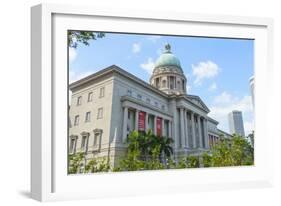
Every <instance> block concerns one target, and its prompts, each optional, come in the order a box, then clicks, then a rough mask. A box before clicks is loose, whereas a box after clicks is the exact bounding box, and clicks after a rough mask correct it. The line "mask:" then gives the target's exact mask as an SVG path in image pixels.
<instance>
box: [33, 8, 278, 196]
mask: <svg viewBox="0 0 281 206" xmlns="http://www.w3.org/2000/svg"><path fill="white" fill-rule="evenodd" d="M37 9H38V7H37ZM40 9H41V11H42V20H45V21H42V22H41V23H42V25H41V26H42V31H45V32H48V33H47V34H45V33H44V34H42V36H41V37H42V45H41V48H40V51H42V53H44V54H45V55H44V56H43V55H42V62H45V63H46V64H43V63H42V64H41V71H43V70H44V73H45V74H46V75H45V76H44V75H43V74H42V76H41V77H42V82H41V84H42V92H46V94H52V96H53V107H52V105H51V103H50V99H51V98H50V96H49V95H47V96H44V95H42V101H43V100H45V101H46V103H45V104H42V117H41V122H40V123H41V124H42V125H43V124H44V128H45V130H44V131H45V132H47V133H45V134H44V133H43V130H42V131H41V134H42V136H41V140H42V144H40V147H42V151H41V154H42V159H41V161H42V162H41V164H40V166H41V170H40V173H41V184H42V185H41V188H42V190H41V192H39V193H40V194H39V193H38V196H37V195H36V191H34V195H33V197H34V198H36V199H40V200H55V199H80V198H94V197H104V196H121V195H133V194H151V193H159V192H185V191H204V190H212V189H227V188H232V189H233V188H243V187H253V186H268V185H269V184H270V182H271V179H272V157H273V155H272V154H273V153H272V149H271V148H272V137H271V136H269V135H266V134H267V132H266V131H269V129H270V128H269V126H270V125H269V124H268V121H267V120H268V119H269V118H270V115H269V114H268V113H266V111H267V108H269V106H270V105H269V102H267V101H266V98H264V96H263V94H265V93H266V92H267V90H268V89H270V88H269V86H270V85H271V84H269V83H270V79H271V77H272V76H271V75H272V68H271V62H269V60H270V56H268V55H267V54H268V53H269V52H270V51H269V50H271V49H272V48H271V46H272V45H271V44H272V42H271V39H270V37H271V36H270V35H271V34H270V33H271V31H270V30H271V26H272V25H271V21H270V20H268V19H259V18H241V17H227V16H226V17H224V16H223V17H221V16H203V15H190V14H174V15H169V19H170V20H169V21H163V20H159V19H166V18H167V17H165V15H163V14H157V13H156V14H155V13H149V14H148V13H147V12H134V11H130V12H125V13H124V11H117V12H116V11H112V10H108V11H105V10H97V9H92V8H80V7H79V8H77V7H75V8H74V7H70V6H68V7H66V6H58V5H44V6H43V7H41V8H40ZM60 14H69V15H60ZM72 14H85V15H88V16H80V15H72ZM91 15H92V16H91ZM99 15H102V16H115V17H114V18H110V17H101V16H99ZM116 16H117V17H118V16H119V17H120V16H123V17H124V16H127V17H135V18H130V19H128V18H119V17H118V18H116ZM137 18H141V19H137ZM152 18H155V19H158V20H155V19H154V20H153V19H152ZM171 19H174V20H175V19H176V20H177V21H171ZM51 20H52V21H51ZM116 21H117V22H118V24H117V23H116ZM43 22H45V23H46V24H43ZM220 22H221V23H220ZM222 23H223V24H222ZM155 24H157V30H155V27H154V26H153V25H155ZM51 26H52V31H53V32H52V34H53V36H52V37H53V39H51ZM164 26H169V28H173V29H171V31H172V32H169V31H167V30H164V29H165V28H164ZM166 28H167V27H166ZM67 29H76V30H79V29H81V30H94V31H118V32H136V33H146V32H149V33H157V34H159V33H163V34H182V35H194V36H216V37H237V38H254V39H255V75H256V79H255V89H256V91H255V92H256V115H255V116H256V117H257V118H256V120H255V121H256V137H257V138H256V142H255V144H256V145H255V158H256V161H255V166H254V167H235V168H230V167H229V168H202V169H184V170H165V171H145V172H120V173H113V174H92V175H76V176H68V175H67V168H66V166H67V162H66V161H67V158H66V154H67V151H66V149H67V144H66V141H67V137H66V134H67V133H66V131H67V128H66V122H67V118H66V115H67V111H66V108H67V107H66V106H65V105H66V101H67V87H66V86H67V70H66V69H67V52H66V51H67V50H66V49H67V44H66V43H67V41H66V34H67V33H66V30H67ZM51 40H53V50H51V49H50V46H51V42H52V41H51ZM48 52H51V53H48ZM50 54H52V57H53V59H52V58H51V56H50ZM51 60H53V62H52V66H53V67H52V68H53V70H51ZM266 68H267V69H266ZM51 71H53V74H52V73H51ZM51 74H52V77H53V81H52V80H51V79H52V78H51ZM52 88H53V92H52ZM43 94H45V93H43ZM50 109H51V110H52V111H53V113H54V116H53V120H54V121H53V122H52V121H50V117H49V114H47V113H46V111H50ZM58 111H59V112H58ZM50 128H53V132H52V134H53V137H54V139H53V140H54V141H52V135H51V134H50V133H51V131H50V130H49V129H50ZM58 136H63V137H65V138H56V137H58ZM264 136H266V138H262V137H264ZM43 138H44V139H43ZM43 143H46V144H43ZM35 146H36V145H34V146H33V148H32V150H33V149H34V147H35ZM53 146H55V147H53ZM52 148H53V149H52ZM52 151H53V152H54V153H53V154H54V155H53V156H52ZM52 157H53V159H52ZM37 161H38V160H37ZM32 167H36V166H35V165H34V162H32ZM34 171H35V172H36V168H35V169H34ZM52 171H53V173H52ZM38 179H40V177H38ZM52 182H53V184H52ZM52 191H53V192H52Z"/></svg>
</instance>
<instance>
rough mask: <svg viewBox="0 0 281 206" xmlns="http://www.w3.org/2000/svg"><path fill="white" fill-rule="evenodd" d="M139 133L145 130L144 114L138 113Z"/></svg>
mask: <svg viewBox="0 0 281 206" xmlns="http://www.w3.org/2000/svg"><path fill="white" fill-rule="evenodd" d="M138 126H139V129H138V130H139V131H144V128H145V112H139V125H138Z"/></svg>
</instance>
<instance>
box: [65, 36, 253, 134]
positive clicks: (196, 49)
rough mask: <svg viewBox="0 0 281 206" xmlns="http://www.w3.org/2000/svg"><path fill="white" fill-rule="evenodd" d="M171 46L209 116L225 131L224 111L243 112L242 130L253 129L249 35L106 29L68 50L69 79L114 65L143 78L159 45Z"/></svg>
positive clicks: (251, 60)
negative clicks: (227, 36) (101, 35)
mask: <svg viewBox="0 0 281 206" xmlns="http://www.w3.org/2000/svg"><path fill="white" fill-rule="evenodd" d="M166 43H169V44H170V45H171V51H172V53H173V54H174V55H175V56H176V57H178V59H179V60H180V62H181V66H182V69H183V71H184V73H185V75H186V77H187V90H188V93H189V94H193V95H198V96H200V98H201V99H202V100H203V101H204V102H205V104H206V105H207V106H208V107H209V109H210V110H211V112H210V114H209V116H210V117H212V118H214V119H216V120H218V121H219V122H220V124H219V128H221V129H223V130H225V131H226V132H228V131H229V128H228V121H227V114H228V113H229V112H230V111H232V110H234V109H236V110H241V111H242V112H243V120H244V127H245V131H246V134H247V133H249V132H250V131H251V130H252V129H253V111H252V103H251V97H250V89H249V78H250V77H251V76H252V75H253V74H254V62H253V61H254V53H253V51H254V40H242V39H222V38H204V37H186V36H185V37H179V36H157V35H136V34H117V33H106V36H105V37H104V38H102V39H98V40H96V41H90V46H84V45H82V44H79V45H78V47H77V48H76V49H72V48H70V50H69V78H70V81H75V80H77V79H80V78H82V77H85V76H87V75H89V74H92V73H94V72H97V71H99V70H101V69H104V68H106V67H108V66H110V65H113V64H115V65H117V66H119V67H121V68H123V69H125V70H127V71H129V72H130V73H132V74H134V75H136V76H137V77H139V78H141V79H143V80H145V81H148V80H149V77H150V75H151V72H152V70H153V65H154V63H155V61H156V60H157V58H158V57H159V55H160V54H161V53H162V51H163V48H164V45H165V44H166Z"/></svg>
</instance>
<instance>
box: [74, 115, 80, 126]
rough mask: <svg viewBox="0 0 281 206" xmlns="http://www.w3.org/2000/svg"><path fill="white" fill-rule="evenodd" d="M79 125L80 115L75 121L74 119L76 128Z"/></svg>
mask: <svg viewBox="0 0 281 206" xmlns="http://www.w3.org/2000/svg"><path fill="white" fill-rule="evenodd" d="M77 125H79V115H76V116H75V119H74V126H77Z"/></svg>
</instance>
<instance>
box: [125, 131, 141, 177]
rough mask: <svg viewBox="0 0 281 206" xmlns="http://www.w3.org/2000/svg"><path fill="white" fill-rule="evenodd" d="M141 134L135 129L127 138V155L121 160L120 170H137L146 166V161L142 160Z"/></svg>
mask: <svg viewBox="0 0 281 206" xmlns="http://www.w3.org/2000/svg"><path fill="white" fill-rule="evenodd" d="M139 138H140V135H139V133H138V132H137V131H133V132H131V133H130V134H129V136H128V138H127V144H128V148H127V155H126V157H125V158H124V159H123V160H121V161H120V170H124V171H135V170H141V169H143V168H144V162H143V161H142V160H140V154H141V153H140V148H139Z"/></svg>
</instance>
